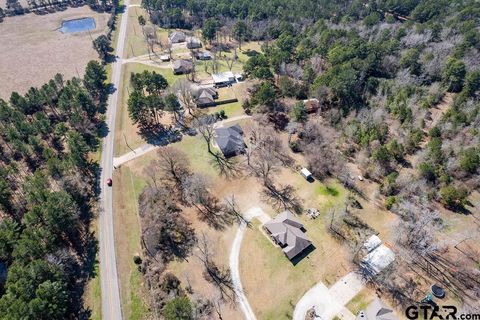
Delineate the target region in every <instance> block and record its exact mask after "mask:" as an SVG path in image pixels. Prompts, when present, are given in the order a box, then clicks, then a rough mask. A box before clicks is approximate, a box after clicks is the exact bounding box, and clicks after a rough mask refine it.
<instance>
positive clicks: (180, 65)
mask: <svg viewBox="0 0 480 320" xmlns="http://www.w3.org/2000/svg"><path fill="white" fill-rule="evenodd" d="M172 69H173V74H187V73H190V72H192V70H193V62H192V61H189V60H175V61H174V62H173V64H172Z"/></svg>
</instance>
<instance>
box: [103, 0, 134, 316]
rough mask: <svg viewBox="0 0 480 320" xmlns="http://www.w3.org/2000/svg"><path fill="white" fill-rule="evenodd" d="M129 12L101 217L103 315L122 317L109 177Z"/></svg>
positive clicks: (116, 66)
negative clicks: (107, 181)
mask: <svg viewBox="0 0 480 320" xmlns="http://www.w3.org/2000/svg"><path fill="white" fill-rule="evenodd" d="M124 5H125V12H124V13H122V17H121V22H120V29H119V35H118V42H117V50H116V54H117V57H118V58H117V60H116V61H115V62H114V63H112V84H113V86H114V88H115V91H114V92H113V93H112V94H111V95H110V96H109V99H108V106H107V115H106V116H107V118H106V122H107V126H108V129H109V133H108V135H107V136H106V137H105V138H104V139H103V143H102V158H101V161H100V167H101V169H102V175H101V181H100V184H101V187H102V192H101V206H102V209H103V210H101V214H100V219H99V242H100V281H101V290H102V319H103V320H110V319H112V320H121V319H123V317H122V307H121V304H120V291H119V285H118V274H117V260H116V257H115V236H114V227H113V209H112V189H111V188H110V187H108V186H107V183H106V180H107V179H108V178H111V177H112V171H113V142H114V135H115V114H116V109H117V101H118V88H119V86H120V79H121V73H122V56H123V51H124V44H125V37H126V34H127V21H128V6H129V0H125V1H124Z"/></svg>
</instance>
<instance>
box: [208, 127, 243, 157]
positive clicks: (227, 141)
mask: <svg viewBox="0 0 480 320" xmlns="http://www.w3.org/2000/svg"><path fill="white" fill-rule="evenodd" d="M215 142H216V143H217V146H218V147H219V148H220V150H221V151H222V153H223V155H224V156H225V157H226V158H230V157H233V156H237V155H239V154H242V153H244V152H245V142H244V141H243V130H242V128H241V127H240V126H239V125H238V124H236V125H233V126H230V127H220V128H217V129H215Z"/></svg>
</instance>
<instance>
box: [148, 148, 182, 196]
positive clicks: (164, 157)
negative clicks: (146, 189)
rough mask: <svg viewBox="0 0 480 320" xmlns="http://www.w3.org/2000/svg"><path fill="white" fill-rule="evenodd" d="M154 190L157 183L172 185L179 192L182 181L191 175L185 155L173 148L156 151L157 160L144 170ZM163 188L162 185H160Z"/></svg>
mask: <svg viewBox="0 0 480 320" xmlns="http://www.w3.org/2000/svg"><path fill="white" fill-rule="evenodd" d="M145 174H146V175H148V176H149V177H150V178H151V180H152V182H153V184H154V186H155V188H158V187H159V185H158V184H159V182H167V183H172V184H173V185H174V186H176V188H177V189H178V190H181V187H182V183H183V181H184V180H185V179H186V178H187V177H188V176H190V175H191V171H190V162H189V160H188V157H187V155H186V154H185V153H184V152H183V151H180V150H178V149H176V148H174V147H170V146H167V147H162V148H160V149H158V150H157V158H156V159H155V160H153V161H152V162H151V163H150V164H149V165H148V166H147V168H146V169H145ZM162 186H163V185H162Z"/></svg>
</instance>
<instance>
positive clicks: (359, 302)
mask: <svg viewBox="0 0 480 320" xmlns="http://www.w3.org/2000/svg"><path fill="white" fill-rule="evenodd" d="M372 301H373V296H372V294H371V293H370V291H369V289H367V288H365V289H363V290H362V291H360V292H359V293H358V294H357V295H356V296H355V297H353V299H352V300H350V301H349V302H348V303H347V304H346V305H345V307H347V309H348V310H350V311H351V312H352V313H353V314H354V315H357V314H358V312H359V311H361V310H365V309H366V308H367V306H368V305H369V304H370V302H372Z"/></svg>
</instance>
